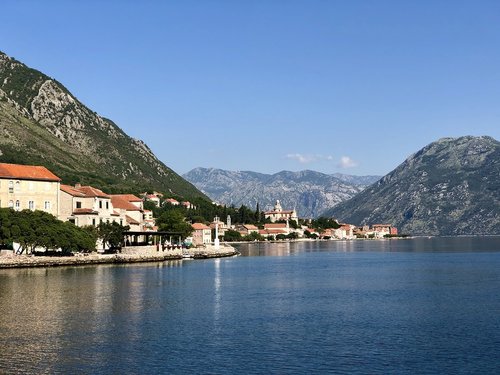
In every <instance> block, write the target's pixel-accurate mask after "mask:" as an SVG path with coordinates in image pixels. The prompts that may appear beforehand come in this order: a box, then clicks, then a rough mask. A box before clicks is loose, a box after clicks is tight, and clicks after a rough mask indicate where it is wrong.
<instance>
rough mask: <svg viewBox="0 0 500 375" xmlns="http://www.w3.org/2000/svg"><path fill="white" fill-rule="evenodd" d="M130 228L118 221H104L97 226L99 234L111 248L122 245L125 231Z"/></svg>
mask: <svg viewBox="0 0 500 375" xmlns="http://www.w3.org/2000/svg"><path fill="white" fill-rule="evenodd" d="M129 229H130V227H129V226H128V225H127V226H123V225H121V224H119V223H116V222H112V223H105V222H102V223H100V224H99V225H98V226H97V234H98V236H99V238H100V239H101V240H102V242H103V244H104V246H108V247H109V248H110V249H117V248H120V247H121V244H122V242H123V237H124V232H126V231H128V230H129Z"/></svg>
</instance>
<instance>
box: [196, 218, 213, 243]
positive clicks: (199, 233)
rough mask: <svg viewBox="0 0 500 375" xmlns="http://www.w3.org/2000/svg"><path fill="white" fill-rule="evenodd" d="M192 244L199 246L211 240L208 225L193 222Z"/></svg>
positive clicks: (210, 231)
mask: <svg viewBox="0 0 500 375" xmlns="http://www.w3.org/2000/svg"><path fill="white" fill-rule="evenodd" d="M191 226H192V227H193V234H192V237H193V245H195V246H201V245H206V244H210V243H211V242H212V230H211V229H210V227H209V226H208V225H205V224H203V223H193V224H191Z"/></svg>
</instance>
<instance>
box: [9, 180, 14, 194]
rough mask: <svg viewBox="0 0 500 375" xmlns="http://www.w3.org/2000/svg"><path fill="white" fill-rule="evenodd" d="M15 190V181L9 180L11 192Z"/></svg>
mask: <svg viewBox="0 0 500 375" xmlns="http://www.w3.org/2000/svg"><path fill="white" fill-rule="evenodd" d="M13 192H14V181H9V193H13Z"/></svg>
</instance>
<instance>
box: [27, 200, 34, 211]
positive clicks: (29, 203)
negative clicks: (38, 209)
mask: <svg viewBox="0 0 500 375" xmlns="http://www.w3.org/2000/svg"><path fill="white" fill-rule="evenodd" d="M28 208H29V209H30V210H31V211H33V210H34V209H35V201H29V202H28Z"/></svg>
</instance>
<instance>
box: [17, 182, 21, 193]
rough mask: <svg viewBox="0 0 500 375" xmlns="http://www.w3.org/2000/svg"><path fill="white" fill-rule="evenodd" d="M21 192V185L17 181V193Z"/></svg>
mask: <svg viewBox="0 0 500 375" xmlns="http://www.w3.org/2000/svg"><path fill="white" fill-rule="evenodd" d="M20 190H21V183H20V182H19V181H16V191H20Z"/></svg>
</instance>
